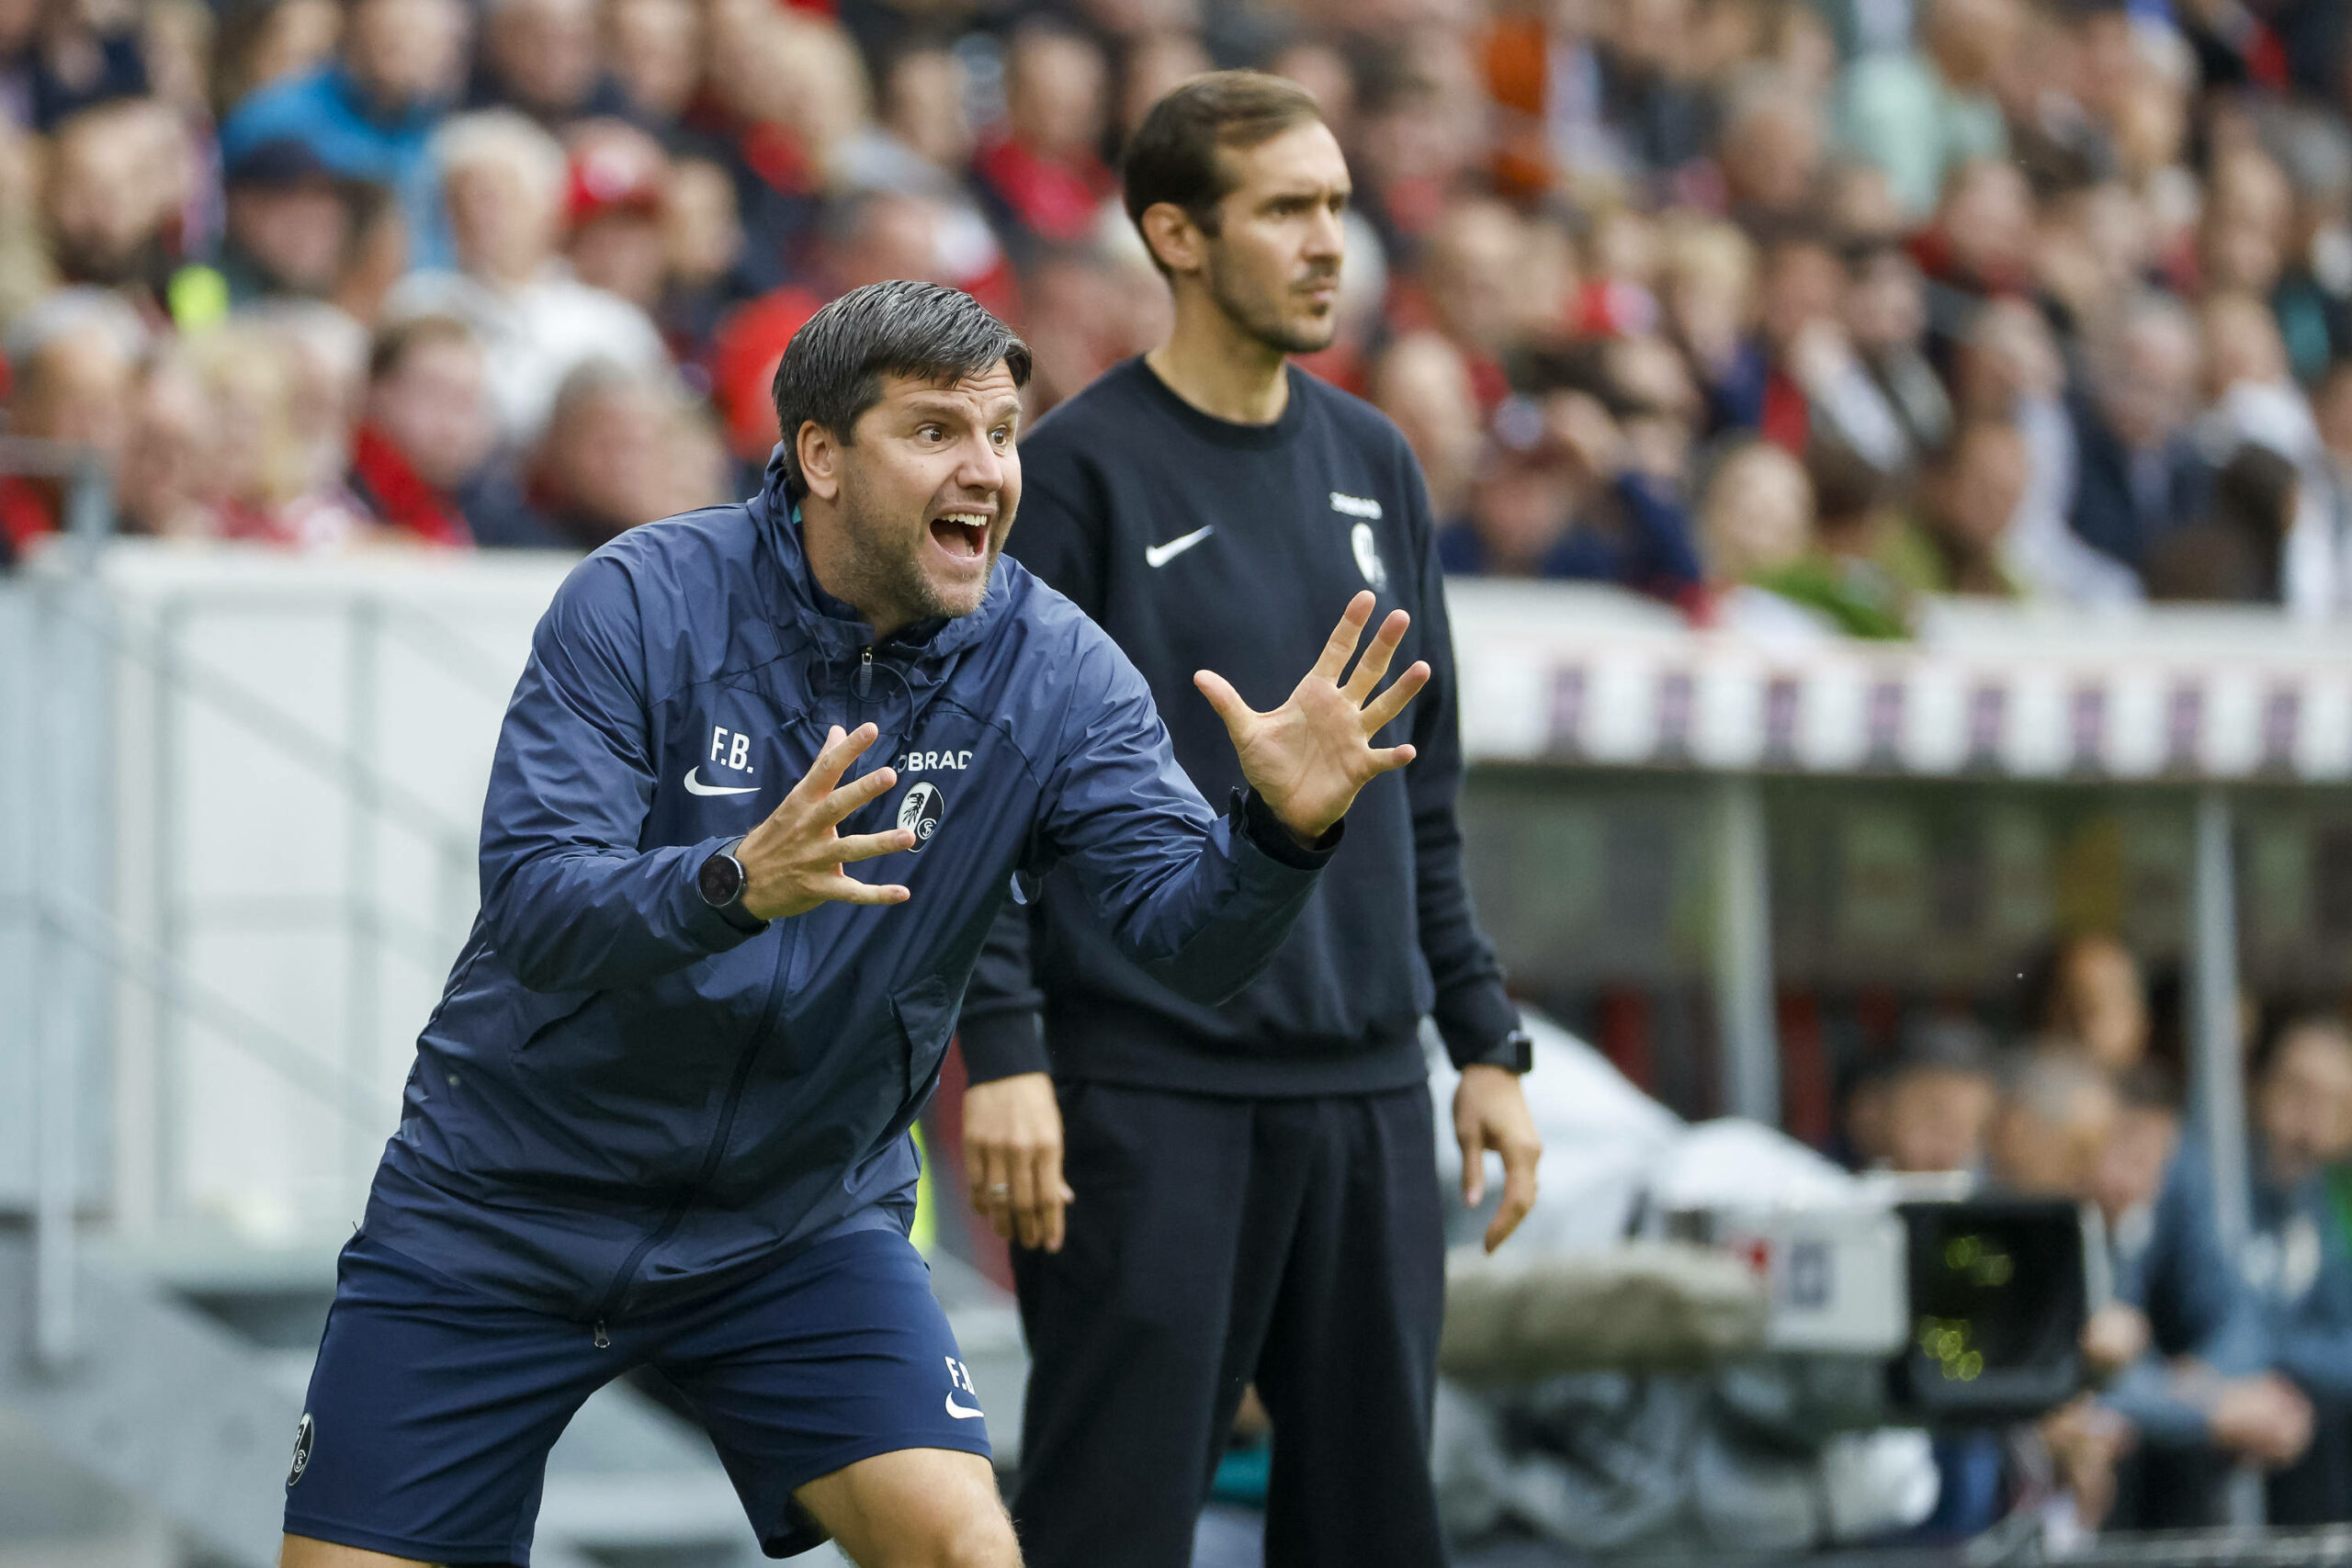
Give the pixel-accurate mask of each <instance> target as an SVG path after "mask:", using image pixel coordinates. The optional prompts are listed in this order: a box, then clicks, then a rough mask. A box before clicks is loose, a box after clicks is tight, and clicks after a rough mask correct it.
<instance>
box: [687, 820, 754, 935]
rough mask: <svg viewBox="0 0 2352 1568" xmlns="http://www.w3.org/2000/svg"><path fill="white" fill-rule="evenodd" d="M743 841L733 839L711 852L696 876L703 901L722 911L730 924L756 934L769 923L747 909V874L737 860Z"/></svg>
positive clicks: (721, 915)
mask: <svg viewBox="0 0 2352 1568" xmlns="http://www.w3.org/2000/svg"><path fill="white" fill-rule="evenodd" d="M742 842H743V840H741V838H734V839H729V840H727V841H726V842H725V843H723V844H721V845H719V846H718V848H717V849H715V850H713V851H711V852H710V857H709V858H708V859H707V860H706V861H704V862H703V863H702V866H701V868H700V869H699V870H697V871H696V872H695V890H696V891H697V892H699V893H701V895H702V901H703V902H704V903H706V904H707V905H709V906H710V907H711V908H714V909H716V910H718V914H719V917H720V918H721V919H724V920H725V921H726V922H727V923H728V924H729V925H730V926H738V927H741V929H743V930H745V931H756V930H758V929H759V928H760V927H761V926H763V925H764V924H766V922H765V921H763V920H761V919H757V918H755V917H753V916H752V915H751V914H750V913H748V912H747V911H746V910H745V909H744V908H743V885H744V883H745V882H746V881H747V880H748V878H746V877H745V876H744V874H743V863H742V862H741V861H740V860H737V859H736V858H735V851H736V849H737V848H738V847H739V846H740V845H741V843H742Z"/></svg>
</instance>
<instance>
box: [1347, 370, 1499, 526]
mask: <svg viewBox="0 0 2352 1568" xmlns="http://www.w3.org/2000/svg"><path fill="white" fill-rule="evenodd" d="M1372 400H1373V402H1374V405H1376V406H1377V407H1378V408H1379V410H1380V412H1383V413H1385V414H1386V415H1387V416H1388V417H1389V419H1391V420H1392V421H1394V422H1395V423H1396V425H1397V429H1398V430H1399V431H1401V432H1402V433H1403V434H1404V436H1405V440H1406V441H1407V443H1408V445H1410V446H1411V447H1412V448H1413V456H1414V457H1417V458H1419V460H1420V464H1421V473H1422V476H1423V478H1424V479H1427V480H1428V482H1429V492H1430V516H1431V517H1432V518H1434V519H1435V520H1436V522H1437V525H1438V526H1439V528H1440V529H1441V530H1442V529H1444V528H1447V527H1450V526H1452V525H1454V524H1455V523H1457V522H1459V521H1460V520H1461V518H1462V517H1463V515H1464V513H1465V512H1467V511H1468V509H1469V505H1470V486H1471V482H1472V480H1473V479H1474V478H1475V477H1476V472H1477V466H1478V446H1479V439H1480V432H1479V423H1478V399H1477V393H1476V390H1475V389H1473V388H1472V386H1471V384H1470V370H1469V367H1467V366H1466V365H1464V363H1463V360H1462V355H1461V353H1460V351H1459V350H1457V349H1456V348H1455V347H1454V346H1453V344H1452V343H1450V342H1448V341H1447V340H1446V339H1444V338H1442V337H1441V336H1439V335H1438V334H1437V333H1409V334H1408V335H1407V336H1404V337H1401V338H1399V339H1397V341H1396V342H1395V343H1393V344H1389V346H1388V348H1387V351H1386V352H1385V353H1384V354H1383V355H1381V356H1380V358H1379V360H1378V361H1377V362H1376V363H1375V364H1374V367H1373V371H1372Z"/></svg>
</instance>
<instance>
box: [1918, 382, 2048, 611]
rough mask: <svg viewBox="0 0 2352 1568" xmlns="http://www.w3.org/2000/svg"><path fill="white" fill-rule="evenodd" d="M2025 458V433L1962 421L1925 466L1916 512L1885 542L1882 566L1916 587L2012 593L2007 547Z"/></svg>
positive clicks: (2001, 424) (2021, 495) (2025, 479)
mask: <svg viewBox="0 0 2352 1568" xmlns="http://www.w3.org/2000/svg"><path fill="white" fill-rule="evenodd" d="M2028 462H2029V457H2028V454H2027V451H2026V445H2025V437H2024V436H2023V435H2022V434H2019V433H2018V427H2017V426H2016V425H2014V424H2011V423H2008V422H2007V420H1989V419H1979V420H1974V421H1972V422H1970V423H1967V424H1963V425H1962V426H1961V427H1960V429H1959V430H1958V431H1957V432H1955V433H1954V434H1953V435H1952V438H1951V446H1949V447H1947V448H1946V449H1945V450H1944V451H1943V452H1941V453H1939V454H1938V455H1937V457H1935V458H1934V459H1933V460H1932V461H1931V462H1930V464H1929V465H1928V472H1927V474H1926V476H1925V479H1924V482H1923V483H1922V485H1921V487H1920V494H1921V502H1922V504H1921V505H1920V508H1919V510H1918V513H1917V515H1916V516H1915V517H1914V518H1913V519H1912V522H1911V525H1910V526H1909V527H1908V528H1906V529H1905V530H1904V531H1902V532H1900V533H1898V534H1896V535H1895V536H1893V537H1892V538H1891V539H1890V540H1889V541H1888V544H1887V547H1886V550H1885V553H1884V554H1883V556H1882V557H1881V560H1882V562H1883V564H1884V566H1885V567H1886V568H1887V570H1888V571H1890V572H1891V573H1892V574H1893V575H1894V578H1895V579H1896V580H1897V581H1900V582H1902V583H1903V584H1904V585H1905V587H1907V588H1909V589H1910V590H1912V591H1913V592H1920V593H1965V594H1974V595H1981V596H1989V597H1993V598H1999V599H2013V598H2016V597H2018V595H2019V594H2020V593H2021V592H2023V590H2022V589H2021V588H2020V586H2019V585H2018V581H2017V579H2016V578H2014V577H2012V576H2011V575H2010V572H2009V566H2008V552H2007V545H2008V535H2009V528H2010V525H2012V524H2013V523H2014V522H2015V521H2016V518H2017V514H2018V507H2019V506H2020V505H2021V504H2022V503H2023V502H2024V500H2025V494H2026V487H2027V485H2028V483H2029V482H2030V471H2029V468H2028Z"/></svg>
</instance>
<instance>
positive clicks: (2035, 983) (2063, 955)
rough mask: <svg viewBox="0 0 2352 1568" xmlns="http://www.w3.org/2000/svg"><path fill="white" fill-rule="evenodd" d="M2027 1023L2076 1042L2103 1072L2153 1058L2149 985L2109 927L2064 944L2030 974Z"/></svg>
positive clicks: (2117, 1070)
mask: <svg viewBox="0 0 2352 1568" xmlns="http://www.w3.org/2000/svg"><path fill="white" fill-rule="evenodd" d="M2026 1011H2027V1014H2028V1017H2027V1026H2028V1027H2029V1028H2030V1029H2033V1030H2036V1031H2038V1032H2041V1033H2042V1034H2044V1035H2046V1036H2048V1037H2049V1038H2052V1039H2055V1040H2066V1041H2072V1042H2073V1043H2075V1045H2077V1046H2079V1047H2080V1048H2081V1049H2082V1051H2083V1052H2084V1053H2085V1054H2086V1055H2088V1056H2089V1057H2090V1059H2091V1060H2092V1061H2093V1062H2094V1063H2096V1064H2097V1065H2098V1067H2099V1068H2100V1070H2101V1071H2103V1072H2106V1073H2109V1074H2110V1075H2120V1074H2122V1073H2124V1072H2127V1071H2129V1070H2130V1069H2131V1068H2132V1067H2134V1066H2137V1065H2139V1064H2140V1063H2141V1062H2143V1061H2144V1060H2146V1059H2147V1057H2148V1054H2149V1053H2148V1048H2149V1043H2150V1038H2151V1033H2152V1029H2151V1016H2150V1010H2149V1006H2148V987H2147V982H2146V979H2145V977H2144V976H2143V974H2142V973H2141V968H2140V961H2139V959H2138V958H2136V957H2134V956H2133V954H2132V953H2131V949H2130V948H2128V947H2126V946H2124V945H2123V943H2122V942H2120V941H2119V940H2117V938H2116V937H2115V936H2114V935H2112V934H2111V933H2109V932H2107V931H2086V932H2082V933H2080V934H2077V935H2075V936H2072V937H2069V938H2067V939H2066V940H2065V941H2064V942H2061V943H2059V945H2058V946H2057V948H2056V949H2055V950H2053V951H2052V953H2050V954H2049V955H2048V956H2047V957H2045V958H2044V959H2042V960H2041V962H2040V963H2038V964H2036V965H2035V968H2034V970H2033V971H2032V972H2031V973H2030V975H2029V976H2027V997H2026Z"/></svg>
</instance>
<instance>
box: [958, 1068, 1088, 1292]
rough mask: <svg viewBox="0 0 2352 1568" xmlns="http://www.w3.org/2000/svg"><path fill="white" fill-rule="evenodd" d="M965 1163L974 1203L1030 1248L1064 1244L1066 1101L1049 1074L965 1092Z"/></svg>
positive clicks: (999, 1232)
mask: <svg viewBox="0 0 2352 1568" xmlns="http://www.w3.org/2000/svg"><path fill="white" fill-rule="evenodd" d="M964 1164H965V1167H966V1168H967V1171H968V1173H969V1175H970V1178H971V1190H972V1208H973V1210H974V1211H975V1212H976V1213H982V1214H985V1215H987V1216H988V1218H989V1224H993V1225H994V1226H995V1227H996V1234H997V1235H1001V1236H1002V1237H1004V1238H1005V1239H1006V1240H1007V1241H1014V1242H1018V1243H1019V1244H1020V1245H1022V1246H1023V1247H1044V1248H1045V1249H1046V1251H1047V1252H1059V1251H1060V1250H1061V1249H1062V1211H1063V1210H1064V1209H1066V1208H1068V1207H1069V1201H1070V1197H1071V1193H1070V1190H1069V1183H1068V1182H1066V1181H1064V1180H1063V1179H1062V1108H1061V1102H1060V1101H1059V1100H1056V1099H1055V1098H1054V1080H1053V1077H1052V1076H1051V1075H1050V1074H1046V1073H1015V1074H1013V1075H1012V1077H1002V1078H997V1079H995V1080H994V1081H992V1082H989V1083H976V1084H974V1085H973V1086H972V1087H971V1088H969V1089H966V1090H965V1091H964Z"/></svg>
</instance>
